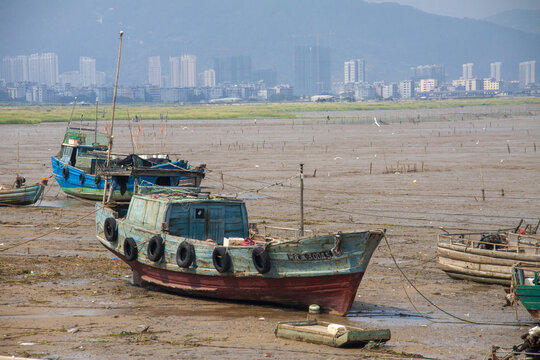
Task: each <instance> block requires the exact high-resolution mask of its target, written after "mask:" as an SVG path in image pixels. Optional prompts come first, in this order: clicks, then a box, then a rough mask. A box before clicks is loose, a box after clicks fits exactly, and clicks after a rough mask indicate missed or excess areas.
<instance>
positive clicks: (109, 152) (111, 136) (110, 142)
mask: <svg viewBox="0 0 540 360" xmlns="http://www.w3.org/2000/svg"><path fill="white" fill-rule="evenodd" d="M123 35H124V32H123V31H120V45H119V46H118V63H117V64H116V79H115V81H114V94H113V106H112V117H111V135H110V136H109V147H108V149H107V168H108V167H109V164H110V162H111V150H112V143H113V127H114V109H115V107H116V91H117V90H118V72H119V71H120V56H121V55H122V36H123ZM108 180H109V177H108V176H107V177H105V184H104V187H103V203H105V199H106V196H107V185H108V184H107V183H108ZM113 192H114V189H112V190H111V195H112V193H113ZM109 197H110V196H109Z"/></svg>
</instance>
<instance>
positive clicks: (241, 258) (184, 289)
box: [96, 187, 384, 315]
mask: <svg viewBox="0 0 540 360" xmlns="http://www.w3.org/2000/svg"><path fill="white" fill-rule="evenodd" d="M142 189H145V191H141V192H144V193H142V194H136V195H134V196H133V197H132V199H131V202H130V203H129V206H128V207H126V206H119V205H106V206H104V205H102V204H96V208H97V212H96V233H97V238H98V240H99V241H100V242H101V243H102V244H103V245H104V246H105V247H106V248H107V249H108V250H110V251H111V252H113V253H114V254H115V255H116V256H118V257H119V258H120V259H122V260H123V261H125V262H126V263H127V264H128V265H129V266H130V267H131V268H132V270H133V278H134V282H136V283H143V282H148V283H152V284H156V285H160V286H164V287H167V288H169V289H174V290H176V291H178V292H180V293H185V294H192V295H198V296H204V297H212V298H219V299H229V300H244V301H255V302H268V303H277V304H283V305H290V306H302V307H304V306H308V305H310V304H319V305H320V306H321V307H322V308H323V309H325V310H328V311H330V312H333V313H337V314H341V315H344V314H346V313H347V312H348V311H349V310H350V308H351V306H352V304H353V301H354V299H355V296H356V292H357V289H358V286H359V284H360V281H361V280H362V277H363V275H364V272H365V271H366V268H367V266H368V263H369V260H370V259H371V256H372V254H373V252H374V251H375V249H376V247H377V246H378V244H379V242H380V241H381V239H382V237H383V236H384V232H383V231H382V230H373V231H359V232H350V233H341V232H338V233H335V234H328V235H320V236H298V234H297V235H296V236H291V237H288V238H277V237H275V236H270V235H262V234H257V233H253V232H252V234H251V235H250V230H249V228H250V227H249V225H248V218H247V211H246V206H245V203H244V202H243V201H240V200H236V199H228V198H222V197H215V196H211V195H209V194H201V193H199V194H193V193H189V192H186V191H184V190H182V189H181V188H169V189H165V190H164V188H160V189H152V187H150V188H148V187H147V188H144V187H141V190H142ZM165 192H166V193H165Z"/></svg>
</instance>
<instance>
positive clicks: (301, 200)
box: [300, 164, 304, 236]
mask: <svg viewBox="0 0 540 360" xmlns="http://www.w3.org/2000/svg"><path fill="white" fill-rule="evenodd" d="M300 236H304V164H300Z"/></svg>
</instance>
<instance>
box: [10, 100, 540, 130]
mask: <svg viewBox="0 0 540 360" xmlns="http://www.w3.org/2000/svg"><path fill="white" fill-rule="evenodd" d="M525 104H540V97H533V98H491V99H463V100H461V99H460V100H438V101H400V102H396V101H380V102H353V103H339V102H329V103H268V104H261V103H259V104H232V105H231V104H229V105H224V104H219V105H218V104H213V105H185V106H184V105H147V104H144V105H143V104H139V105H125V104H122V105H118V106H117V107H116V112H115V117H116V119H121V120H123V119H126V118H127V117H128V112H129V115H130V116H135V115H139V116H142V118H143V120H149V119H157V118H158V117H159V114H163V116H165V114H166V113H168V114H169V120H193V119H210V120H212V119H237V118H296V117H298V115H297V114H298V113H303V112H321V111H359V110H363V111H369V110H414V109H442V108H457V107H464V106H486V105H487V106H490V105H525ZM71 109H72V107H71V106H70V105H66V106H38V105H33V106H30V105H21V106H13V105H3V106H0V124H36V123H41V122H53V121H68V120H69V118H70V115H71ZM103 109H105V118H106V119H110V118H111V111H112V107H111V105H110V104H107V105H106V106H104V107H100V110H99V114H98V119H99V120H101V113H102V111H103ZM81 114H82V115H83V117H84V120H85V121H91V120H93V119H95V117H96V112H95V108H94V107H93V106H77V107H76V108H75V111H74V112H73V120H74V121H78V120H79V119H80V116H81Z"/></svg>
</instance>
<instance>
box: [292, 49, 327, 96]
mask: <svg viewBox="0 0 540 360" xmlns="http://www.w3.org/2000/svg"><path fill="white" fill-rule="evenodd" d="M330 85H331V84H330V48H329V47H326V46H318V45H316V46H309V45H296V46H295V47H294V90H295V92H296V93H297V94H298V95H308V96H311V95H317V94H324V93H327V92H328V91H330Z"/></svg>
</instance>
